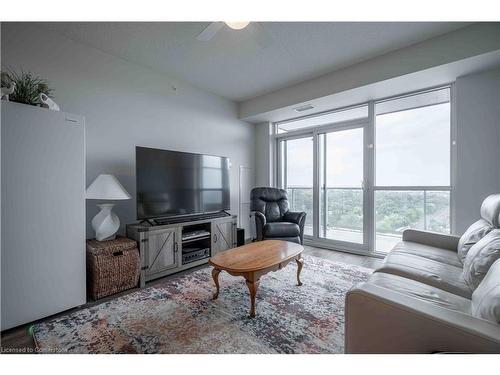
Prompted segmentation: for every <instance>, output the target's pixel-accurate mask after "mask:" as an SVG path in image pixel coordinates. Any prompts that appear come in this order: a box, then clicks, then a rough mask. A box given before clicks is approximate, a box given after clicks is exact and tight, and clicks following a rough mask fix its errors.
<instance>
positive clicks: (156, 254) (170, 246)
mask: <svg viewBox="0 0 500 375" xmlns="http://www.w3.org/2000/svg"><path fill="white" fill-rule="evenodd" d="M179 239H180V231H179V230H178V229H164V230H157V231H151V232H148V234H147V236H145V238H144V240H143V241H144V245H145V246H144V247H143V249H144V257H145V259H144V260H145V262H144V263H145V266H146V267H147V268H146V278H147V279H153V278H155V276H162V275H163V274H164V273H165V272H166V271H168V270H171V269H173V268H177V267H178V265H179V257H178V256H177V254H178V251H179V243H178V242H179Z"/></svg>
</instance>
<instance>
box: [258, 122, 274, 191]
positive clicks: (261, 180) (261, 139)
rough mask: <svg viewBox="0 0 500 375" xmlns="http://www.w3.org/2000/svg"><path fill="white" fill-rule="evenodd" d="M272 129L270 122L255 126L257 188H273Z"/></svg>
mask: <svg viewBox="0 0 500 375" xmlns="http://www.w3.org/2000/svg"><path fill="white" fill-rule="evenodd" d="M270 127H271V124H270V123H269V122H264V123H261V124H257V125H255V170H256V174H255V186H272V182H271V181H272V178H271V176H272V170H271V163H270V160H271V159H272V145H271V134H270V130H271V128H270Z"/></svg>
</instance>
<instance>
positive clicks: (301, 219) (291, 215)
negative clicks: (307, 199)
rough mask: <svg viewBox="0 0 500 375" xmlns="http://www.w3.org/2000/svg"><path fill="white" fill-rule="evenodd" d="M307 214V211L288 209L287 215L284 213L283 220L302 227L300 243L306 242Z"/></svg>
mask: <svg viewBox="0 0 500 375" xmlns="http://www.w3.org/2000/svg"><path fill="white" fill-rule="evenodd" d="M306 216H307V214H306V213H305V212H293V211H287V212H286V213H285V215H283V220H284V221H288V222H291V223H295V224H297V225H298V226H299V228H300V244H301V245H302V244H303V243H304V226H305V224H306Z"/></svg>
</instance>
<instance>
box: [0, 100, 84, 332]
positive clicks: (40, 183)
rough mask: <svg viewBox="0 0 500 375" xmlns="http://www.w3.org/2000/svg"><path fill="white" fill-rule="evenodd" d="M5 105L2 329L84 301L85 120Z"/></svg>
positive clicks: (65, 114) (41, 110)
mask: <svg viewBox="0 0 500 375" xmlns="http://www.w3.org/2000/svg"><path fill="white" fill-rule="evenodd" d="M1 106H2V108H1V109H2V111H1V112H2V121H1V127H2V129H1V139H2V151H1V157H2V159H1V160H2V252H1V284H2V287H1V288H2V289H1V291H2V293H1V329H2V330H5V329H8V328H12V327H15V326H18V325H21V324H24V323H28V322H31V321H34V320H37V319H40V318H43V317H46V316H48V315H52V314H56V313H58V312H61V311H64V310H67V309H70V308H73V307H75V306H78V305H82V304H84V303H85V302H86V286H85V284H86V283H85V127H84V119H83V117H81V116H77V115H72V114H69V113H64V112H55V111H50V110H47V109H44V108H39V107H34V106H29V105H25V104H18V103H10V102H4V101H2V103H1Z"/></svg>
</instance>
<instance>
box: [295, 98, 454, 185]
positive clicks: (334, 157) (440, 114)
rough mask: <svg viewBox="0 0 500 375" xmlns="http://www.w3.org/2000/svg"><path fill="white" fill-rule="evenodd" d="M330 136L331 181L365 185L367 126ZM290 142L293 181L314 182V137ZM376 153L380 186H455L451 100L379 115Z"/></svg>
mask: <svg viewBox="0 0 500 375" xmlns="http://www.w3.org/2000/svg"><path fill="white" fill-rule="evenodd" d="M326 137H327V151H326V162H327V186H328V187H359V186H361V180H362V178H363V177H362V166H363V129H350V130H343V131H338V132H334V133H329V134H327V135H326ZM287 143H288V144H287V151H288V162H287V172H288V174H287V182H288V186H289V187H291V186H304V187H312V185H313V141H312V137H308V138H303V139H297V140H290V141H287ZM375 153H376V159H375V160H376V185H377V186H447V185H449V184H450V104H449V103H444V104H439V105H433V106H427V107H421V108H416V109H411V110H406V111H400V112H393V113H389V114H383V115H379V116H377V117H376V142H375Z"/></svg>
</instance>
